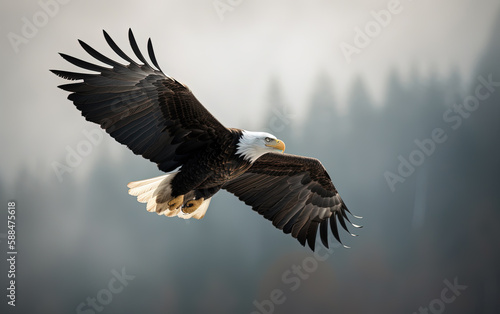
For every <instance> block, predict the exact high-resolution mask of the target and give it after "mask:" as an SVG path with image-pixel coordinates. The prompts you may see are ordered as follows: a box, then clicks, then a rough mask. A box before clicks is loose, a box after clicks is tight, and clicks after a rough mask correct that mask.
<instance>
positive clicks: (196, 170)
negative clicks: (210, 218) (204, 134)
mask: <svg viewBox="0 0 500 314" xmlns="http://www.w3.org/2000/svg"><path fill="white" fill-rule="evenodd" d="M229 131H230V132H228V133H227V134H225V135H224V136H222V137H221V138H219V139H218V140H217V141H216V142H214V143H212V144H211V145H210V146H209V147H207V148H206V150H205V151H204V152H202V153H201V154H198V155H197V156H194V158H192V159H191V160H189V161H188V162H187V163H186V164H184V166H183V170H182V171H180V172H179V173H178V174H177V175H176V176H175V178H174V179H173V180H172V196H174V197H175V196H178V195H183V194H187V193H188V192H191V191H194V198H205V199H208V198H210V197H212V196H213V195H214V194H215V193H217V192H218V191H219V190H220V189H221V188H222V186H223V185H224V184H225V183H227V182H229V181H230V180H232V179H234V178H236V177H238V176H240V175H241V174H243V173H244V172H245V171H247V170H248V168H250V166H251V165H252V164H251V163H250V162H249V161H247V160H244V159H243V158H234V156H235V155H236V150H237V146H236V145H237V143H238V141H239V139H240V138H241V136H242V132H241V130H239V129H230V130H229ZM184 201H185V202H186V201H187V200H186V198H185V199H184Z"/></svg>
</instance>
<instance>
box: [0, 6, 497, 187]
mask: <svg viewBox="0 0 500 314" xmlns="http://www.w3.org/2000/svg"><path fill="white" fill-rule="evenodd" d="M61 2H63V1H62V0H61ZM67 2H68V3H67V4H58V5H57V7H56V6H55V5H54V3H55V2H53V1H49V0H42V1H40V2H37V1H14V0H8V1H2V2H1V4H0V25H1V30H2V33H3V36H2V45H1V46H0V56H1V57H2V58H1V59H2V61H3V62H2V73H1V78H0V80H1V82H0V97H1V113H0V142H1V144H2V147H3V151H2V162H1V163H0V173H2V176H4V175H5V176H7V178H9V179H13V178H15V176H16V174H17V173H18V171H19V170H20V169H21V168H23V167H27V168H28V169H31V170H35V169H37V171H39V172H40V173H41V174H49V173H52V169H51V168H50V163H51V162H52V161H54V160H58V159H60V158H61V156H64V154H65V147H66V146H67V145H69V146H72V145H73V146H74V145H75V144H76V143H78V141H79V140H81V138H82V130H84V129H87V130H90V129H93V128H95V125H92V124H90V123H88V122H86V121H84V119H83V118H82V117H81V116H80V114H79V112H78V111H77V110H76V109H75V108H74V107H73V105H71V104H70V102H69V101H68V100H66V97H67V93H66V92H63V91H61V90H59V89H57V88H56V86H57V85H59V84H63V83H64V80H62V79H59V78H57V77H55V76H54V75H52V74H51V73H50V72H49V71H48V69H52V68H55V69H67V70H70V69H73V70H74V69H75V68H74V67H72V66H71V65H70V64H68V63H67V62H65V61H64V60H63V59H62V58H60V57H59V56H58V54H57V52H65V53H68V54H70V55H74V56H76V57H79V58H83V59H86V60H91V58H90V57H88V55H87V54H86V53H85V52H84V51H83V49H81V47H80V46H79V45H78V42H77V39H82V40H84V41H86V42H87V43H88V44H90V45H91V46H93V47H94V48H96V49H97V50H99V51H102V52H103V53H105V54H108V55H109V56H111V57H113V58H115V55H114V54H113V53H112V51H111V49H109V48H108V47H106V44H105V41H104V38H103V36H102V32H101V30H102V29H106V30H107V31H108V33H109V34H110V35H111V36H112V37H113V38H114V39H115V41H116V42H117V43H118V44H119V45H120V46H121V47H122V48H124V50H125V51H127V52H130V51H131V50H130V49H129V47H128V43H127V30H128V28H129V27H131V28H132V29H133V30H134V33H135V35H136V39H137V40H138V42H139V45H140V46H141V48H143V51H144V52H145V51H146V49H145V47H146V41H147V38H149V37H151V38H152V40H153V43H154V45H155V49H156V55H157V58H158V61H159V63H160V65H161V66H162V69H163V70H164V71H165V72H166V73H167V74H169V75H171V76H173V77H175V78H177V79H178V80H180V81H182V82H183V83H185V84H187V85H188V86H189V87H190V88H191V89H192V90H193V92H194V93H195V95H196V96H197V97H198V99H199V100H200V101H201V102H202V103H203V104H204V105H205V106H206V107H208V109H209V110H210V111H211V112H212V113H213V114H214V115H215V116H217V117H219V119H220V120H221V121H222V122H223V123H224V124H226V125H228V126H233V127H243V128H248V129H253V128H255V127H257V126H258V124H259V123H260V122H261V121H262V115H263V114H264V109H265V105H266V100H267V94H266V93H267V90H268V86H269V83H270V81H271V79H272V78H273V77H275V78H277V79H278V81H279V83H280V84H281V87H282V89H283V95H284V98H285V100H286V102H287V103H288V104H289V105H290V106H291V108H292V111H293V113H294V114H295V116H296V117H297V120H298V121H299V122H300V117H301V116H302V115H303V113H304V112H305V105H306V103H307V101H308V99H309V98H310V94H311V91H312V90H313V85H314V84H315V81H316V78H317V77H318V75H319V73H327V74H328V75H329V76H331V78H332V90H333V94H334V95H335V97H336V98H337V102H338V105H339V106H340V107H341V108H343V109H344V110H345V98H346V95H347V92H348V88H349V86H350V84H351V83H352V81H353V80H354V78H355V77H356V76H358V75H359V76H361V77H363V78H364V79H365V80H366V82H367V86H368V88H369V91H370V93H371V94H372V96H373V97H374V98H375V99H376V100H377V101H378V102H379V103H380V102H381V101H382V100H383V94H384V88H385V85H384V84H385V81H386V78H387V75H388V72H389V71H390V70H391V69H394V68H396V69H398V70H399V71H400V73H401V74H402V77H403V79H404V78H405V77H406V76H407V75H408V73H409V72H410V71H411V70H412V69H414V70H416V71H418V72H419V73H420V74H421V75H422V76H424V77H425V76H428V75H429V73H430V71H431V69H436V70H437V74H438V75H439V76H440V77H442V78H446V77H447V75H449V73H450V71H451V70H452V69H454V68H456V69H458V70H459V71H460V73H461V74H462V77H463V78H464V79H469V77H468V76H469V75H470V74H471V71H472V70H473V69H474V67H475V66H476V62H477V59H478V58H479V57H480V54H481V52H482V50H483V49H484V47H485V45H486V40H487V39H488V37H489V36H490V31H491V28H492V26H493V23H494V19H495V18H496V17H497V15H498V13H499V7H500V4H499V3H498V1H494V0H481V1H472V0H442V1H438V2H437V1H430V0H419V1H411V0H403V1H401V2H400V3H399V5H398V4H395V3H393V2H392V1H388V0H358V1H349V2H346V1H326V0H315V1H310V0H309V1H299V0H293V1H291V0H278V1H264V0H253V1H236V0H233V1H228V0H223V1H222V0H221V1H218V3H233V4H234V6H233V7H231V10H226V11H219V12H218V11H217V10H216V8H215V7H214V3H216V2H217V1H213V0H192V1H180V0H177V1H166V0H163V1H147V0H146V1H117V0H116V1H67ZM41 3H47V5H45V7H46V10H48V11H49V13H50V14H46V13H43V12H44V11H43V10H44V9H43V6H44V5H42V4H41ZM57 3H58V2H57ZM388 7H390V8H392V10H393V11H394V12H397V13H393V14H391V15H390V17H386V20H385V21H387V22H384V23H385V24H387V25H385V26H384V25H382V26H381V25H380V22H378V23H379V24H378V28H379V29H377V26H376V25H375V26H374V23H377V22H375V21H376V19H375V17H374V16H373V15H372V14H371V12H372V11H375V12H380V10H388ZM33 19H35V24H38V25H39V26H35V27H36V33H35V34H28V35H29V37H31V38H27V37H26V36H25V34H23V30H24V32H25V33H26V30H27V26H26V25H27V22H26V21H31V22H32V23H33ZM387 19H388V20H387ZM367 25H371V26H372V27H374V28H372V29H373V30H374V32H375V33H374V38H370V39H369V43H366V45H365V47H361V48H359V47H358V49H359V51H358V53H355V54H352V55H351V56H350V57H351V60H350V62H348V60H347V58H346V56H345V54H343V52H342V50H341V48H340V47H341V45H342V44H343V43H344V44H346V45H351V46H355V42H354V41H355V36H356V31H355V30H356V29H357V28H359V29H361V30H364V29H365V28H366V27H367ZM31 31H32V32H33V30H31ZM358 35H359V34H358ZM16 36H17V37H16ZM20 37H21V38H23V39H22V40H21V41H22V42H17V43H13V38H17V40H19V38H20ZM116 58H118V57H116ZM466 83H467V81H465V82H464V84H466ZM116 147H119V145H116Z"/></svg>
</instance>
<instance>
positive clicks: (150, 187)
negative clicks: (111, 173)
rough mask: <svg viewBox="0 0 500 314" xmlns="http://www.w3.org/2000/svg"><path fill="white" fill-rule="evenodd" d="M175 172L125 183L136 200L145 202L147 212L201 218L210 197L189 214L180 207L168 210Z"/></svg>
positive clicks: (185, 217)
mask: <svg viewBox="0 0 500 314" xmlns="http://www.w3.org/2000/svg"><path fill="white" fill-rule="evenodd" d="M176 174H177V172H172V173H167V174H166V175H163V176H159V177H155V178H151V179H146V180H141V181H135V182H130V183H129V184H127V187H129V189H130V190H128V193H129V194H130V195H133V196H137V201H139V202H141V203H147V205H146V209H147V210H148V212H157V213H159V215H165V216H168V217H172V216H178V217H180V218H184V219H189V218H191V217H193V218H196V219H201V218H203V217H204V216H205V213H206V212H207V208H208V205H209V204H210V198H209V199H207V200H205V201H203V203H202V204H201V205H200V207H199V208H198V209H197V210H195V211H194V212H192V213H191V214H185V213H184V212H182V211H181V210H180V209H181V207H179V208H177V209H174V210H170V209H169V206H168V202H170V200H171V199H172V187H171V182H172V179H173V178H174V177H175V175H176Z"/></svg>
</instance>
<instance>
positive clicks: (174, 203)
mask: <svg viewBox="0 0 500 314" xmlns="http://www.w3.org/2000/svg"><path fill="white" fill-rule="evenodd" d="M182 203H184V195H179V196H177V197H176V198H174V199H172V200H170V202H168V207H169V210H175V209H177V208H179V207H180V206H181V205H182Z"/></svg>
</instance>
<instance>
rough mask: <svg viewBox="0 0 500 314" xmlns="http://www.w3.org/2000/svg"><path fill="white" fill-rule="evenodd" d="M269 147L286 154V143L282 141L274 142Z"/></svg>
mask: <svg viewBox="0 0 500 314" xmlns="http://www.w3.org/2000/svg"><path fill="white" fill-rule="evenodd" d="M266 146H267V147H272V148H276V149H277V150H281V152H282V153H284V152H285V143H284V142H283V141H281V140H278V139H276V140H273V141H272V142H271V143H269V144H266Z"/></svg>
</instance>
